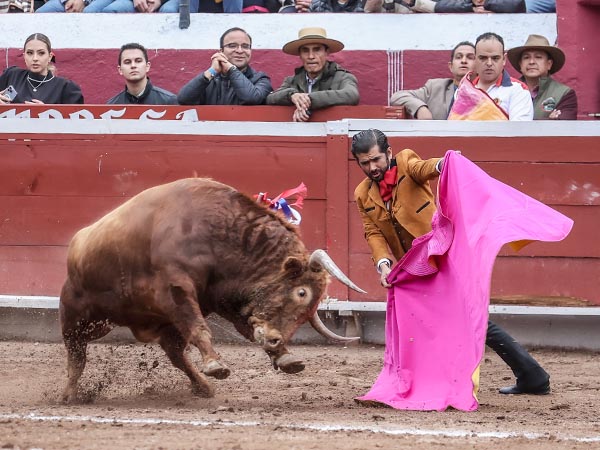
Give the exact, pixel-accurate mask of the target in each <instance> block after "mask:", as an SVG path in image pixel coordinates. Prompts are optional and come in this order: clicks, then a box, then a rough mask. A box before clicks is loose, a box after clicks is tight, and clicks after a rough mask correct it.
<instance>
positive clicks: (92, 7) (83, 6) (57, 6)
mask: <svg viewBox="0 0 600 450" xmlns="http://www.w3.org/2000/svg"><path fill="white" fill-rule="evenodd" d="M112 1H113V0H48V1H47V2H46V3H44V4H43V5H42V6H40V7H39V8H38V9H36V10H35V12H36V13H54V12H67V13H80V12H85V13H99V12H103V10H104V8H106V7H107V6H108V5H110V4H111V2H112ZM128 1H129V2H130V3H131V1H130V0H128Z"/></svg>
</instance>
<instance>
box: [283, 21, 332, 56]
mask: <svg viewBox="0 0 600 450" xmlns="http://www.w3.org/2000/svg"><path fill="white" fill-rule="evenodd" d="M308 44H323V45H324V46H326V47H327V48H328V49H329V53H335V52H339V51H340V50H341V49H343V48H344V44H342V43H341V42H340V41H336V40H335V39H329V38H328V37H327V31H325V28H320V27H307V28H302V29H301V30H300V31H298V39H296V40H294V41H290V42H288V43H287V44H285V45H284V46H283V49H282V50H283V52H284V53H287V54H288V55H299V54H300V47H302V46H303V45H308Z"/></svg>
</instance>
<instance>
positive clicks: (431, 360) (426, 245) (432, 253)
mask: <svg viewBox="0 0 600 450" xmlns="http://www.w3.org/2000/svg"><path fill="white" fill-rule="evenodd" d="M437 201H438V212H437V213H436V214H435V215H434V218H433V220H432V231H431V232H429V233H428V234H426V235H424V236H422V237H420V238H418V239H415V241H414V242H413V246H412V248H411V249H410V250H409V251H408V252H407V253H406V255H404V258H402V260H400V262H399V263H398V264H397V265H396V266H395V267H394V270H393V271H392V273H391V274H390V276H389V277H388V280H389V282H390V283H391V284H392V287H391V288H390V289H389V291H388V302H387V316H386V330H385V338H386V348H385V356H384V365H383V369H382V370H381V373H380V374H379V377H378V378H377V380H376V381H375V384H374V385H373V387H372V388H371V390H370V391H369V392H368V393H367V394H366V395H364V396H362V397H359V398H358V400H370V401H375V402H380V403H384V404H386V405H389V406H392V407H394V408H397V409H412V410H440V411H441V410H444V409H446V408H447V407H449V406H451V407H454V408H456V409H460V410H464V411H472V410H475V409H477V406H478V403H477V398H476V396H475V395H476V392H477V388H478V382H479V371H478V368H479V363H480V361H481V358H482V355H483V351H484V347H485V337H486V331H487V319H488V303H489V295H490V280H491V274H492V268H493V265H494V260H495V258H496V255H497V254H498V252H499V251H500V248H501V247H502V246H503V245H504V244H506V243H509V242H510V243H512V244H511V245H512V246H513V248H515V249H516V250H518V249H520V248H521V247H523V246H524V245H526V244H527V243H529V242H531V241H533V240H540V241H560V240H562V239H564V238H565V237H566V236H567V235H568V234H569V232H570V230H571V227H572V226H573V221H572V220H571V219H569V218H568V217H566V216H564V215H562V214H560V213H559V212H557V211H555V210H553V209H551V208H550V207H548V206H546V205H544V204H542V203H540V202H538V201H537V200H534V199H532V198H531V197H528V196H527V195H525V194H522V193H521V192H519V191H517V190H515V189H513V188H511V187H510V186H507V185H505V184H503V183H501V182H499V181H498V180H495V179H493V178H491V177H490V176H489V175H487V174H486V173H485V172H484V171H483V170H481V169H479V168H478V167H477V166H476V165H475V164H473V163H472V162H470V161H469V160H468V159H466V158H464V157H463V156H461V155H460V154H459V153H457V152H454V151H448V152H447V153H446V156H445V159H444V168H443V170H442V174H441V175H440V181H439V184H438V200H437ZM525 276H526V275H525Z"/></svg>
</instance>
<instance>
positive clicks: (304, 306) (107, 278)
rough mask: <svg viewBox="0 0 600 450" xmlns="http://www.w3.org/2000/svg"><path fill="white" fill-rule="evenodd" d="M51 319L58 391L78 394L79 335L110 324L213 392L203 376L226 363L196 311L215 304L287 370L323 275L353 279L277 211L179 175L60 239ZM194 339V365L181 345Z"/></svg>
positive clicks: (82, 350) (294, 368)
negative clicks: (62, 248)
mask: <svg viewBox="0 0 600 450" xmlns="http://www.w3.org/2000/svg"><path fill="white" fill-rule="evenodd" d="M67 269H68V275H67V280H66V282H65V284H64V286H63V289H62V292H61V295H60V320H61V326H62V334H63V338H64V341H65V345H66V348H67V354H68V383H67V387H66V389H65V392H64V400H65V401H67V402H71V401H74V400H76V398H77V384H78V380H79V378H80V376H81V374H82V372H83V369H84V367H85V363H86V348H87V343H88V342H89V341H92V340H94V339H98V338H100V337H102V336H104V335H106V334H107V333H108V332H109V331H110V330H111V329H112V328H114V327H115V326H126V327H129V328H130V329H131V331H132V333H133V335H134V336H135V337H136V338H137V339H138V340H140V341H142V342H150V341H158V342H159V344H160V346H161V347H162V348H163V350H164V351H165V353H166V354H167V356H168V357H169V359H170V360H171V362H172V363H173V365H174V366H175V367H177V368H179V369H181V370H182V371H184V372H185V373H186V375H187V376H188V377H189V378H190V380H191V382H192V390H193V392H194V393H195V394H197V395H201V396H206V397H209V396H212V395H214V388H213V386H212V385H211V383H210V382H209V381H208V379H207V378H206V376H212V377H215V378H219V379H221V378H226V377H227V376H228V375H229V373H230V371H229V369H228V368H227V366H226V365H225V364H224V363H223V362H221V361H220V357H219V355H218V354H217V353H216V352H215V350H214V349H213V347H212V336H211V332H210V329H209V327H208V325H207V323H206V320H205V317H206V316H208V315H209V314H211V313H216V314H218V315H220V316H222V317H224V318H225V319H227V320H229V321H230V322H232V324H233V325H234V326H235V328H236V329H237V330H238V331H239V332H240V333H241V334H242V335H243V336H244V337H246V338H247V339H250V340H252V341H257V342H258V343H259V344H261V345H262V347H263V349H264V350H265V351H266V352H267V354H269V356H270V357H271V360H272V363H273V365H274V367H275V368H280V369H281V370H282V371H284V372H288V373H295V372H299V371H301V370H303V369H304V365H303V364H302V362H301V361H300V360H298V359H296V358H294V357H293V356H292V355H291V354H289V353H288V350H287V349H286V343H287V342H288V341H289V339H290V338H291V337H292V335H293V334H294V332H295V331H296V330H297V329H298V327H299V326H300V325H301V324H303V323H304V322H306V321H309V322H310V323H311V324H312V325H313V327H315V329H317V331H319V332H320V333H321V334H324V335H326V336H327V337H329V338H332V339H337V340H342V341H343V340H352V339H351V338H342V337H340V336H337V335H335V334H333V333H332V332H330V331H329V330H327V329H326V328H325V327H324V325H323V323H322V322H321V321H320V320H319V319H318V315H317V307H318V304H319V301H320V299H321V298H322V296H323V295H324V293H325V290H326V286H327V282H328V279H329V277H328V274H327V272H331V273H332V274H333V275H334V276H335V277H336V278H338V279H340V280H341V281H342V282H344V283H345V284H347V285H348V286H350V287H352V288H353V289H356V290H359V291H360V289H359V288H357V287H356V286H355V285H354V284H353V283H352V282H351V281H350V280H349V279H348V278H347V277H345V275H344V274H343V273H341V272H340V271H339V269H338V268H337V267H336V266H335V264H333V261H331V259H330V258H329V257H328V256H327V254H326V253H325V252H323V251H322V250H317V251H315V252H314V253H313V254H312V255H311V254H309V253H308V252H307V250H306V248H305V247H304V244H303V243H302V241H301V240H300V238H299V236H298V234H297V232H296V230H295V229H294V227H293V226H291V225H289V224H288V223H287V222H286V221H285V220H284V219H283V218H282V217H280V216H279V215H277V214H275V213H273V212H271V211H270V210H268V209H267V208H265V207H264V206H262V205H259V204H257V203H256V202H254V201H253V200H251V199H250V198H248V197H246V196H245V195H243V194H241V193H239V192H237V191H235V190H234V189H233V188H231V187H229V186H226V185H224V184H221V183H217V182H215V181H212V180H207V179H185V180H179V181H176V182H173V183H169V184H165V185H162V186H158V187H155V188H151V189H148V190H146V191H144V192H142V193H140V194H139V195H137V196H135V197H133V198H132V199H131V200H129V201H127V202H126V203H124V204H123V205H121V206H120V207H118V208H117V209H115V210H114V211H112V212H111V213H109V214H107V215H106V216H104V217H103V218H102V219H100V220H99V221H98V222H96V223H95V224H93V225H91V226H89V227H87V228H84V229H82V230H81V231H79V232H78V233H77V234H76V235H75V236H74V238H73V240H72V241H71V244H70V246H69V253H68V261H67ZM189 344H193V345H194V346H196V347H197V348H198V349H199V350H200V352H201V354H202V358H203V370H202V372H200V371H199V370H198V369H197V368H196V367H195V366H194V365H193V364H192V363H191V362H190V361H189V359H188V357H187V356H186V353H185V349H186V347H187V346H188V345H189Z"/></svg>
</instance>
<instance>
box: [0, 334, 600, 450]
mask: <svg viewBox="0 0 600 450" xmlns="http://www.w3.org/2000/svg"><path fill="white" fill-rule="evenodd" d="M218 350H219V351H220V353H221V354H222V356H223V358H224V360H225V361H226V363H227V364H228V365H229V367H230V368H231V369H232V375H231V376H230V377H229V378H228V379H226V380H221V381H219V380H215V385H216V386H217V395H216V397H215V398H212V399H201V398H195V397H193V396H191V395H190V390H189V384H188V380H187V378H186V377H185V376H184V375H183V374H182V373H181V372H179V371H178V370H176V369H174V368H173V367H172V366H171V365H170V363H169V362H168V361H167V358H166V356H165V355H164V354H163V353H162V351H161V349H160V348H159V347H158V346H154V345H141V344H140V345H137V344H121V345H115V344H93V345H91V346H90V348H89V352H88V354H89V359H88V366H87V368H86V371H85V372H84V375H83V378H82V391H83V394H84V397H85V403H82V404H78V405H74V406H64V405H62V404H60V403H59V396H60V393H61V391H62V388H63V385H64V383H65V379H66V369H65V367H66V362H65V351H64V349H63V346H62V345H61V344H42V343H39V344H38V343H22V342H0V448H1V449H103V450H105V449H231V450H246V449H247V450H259V449H260V450H271V449H277V450H279V449H316V450H332V449H337V448H340V449H341V448H343V449H345V450H352V449H417V450H425V449H437V448H442V447H443V448H450V449H491V450H494V449H500V448H502V449H517V448H518V449H519V450H529V449H590V448H600V413H599V411H600V359H599V357H600V355H598V354H594V353H581V352H567V351H558V352H557V351H547V350H540V351H535V352H533V354H534V356H535V357H536V358H538V359H539V360H540V361H541V362H542V364H543V365H544V367H545V368H546V369H547V370H548V371H549V372H550V373H551V376H552V388H553V392H552V394H551V395H547V396H503V395H500V394H498V393H497V388H499V387H501V386H504V385H507V384H511V383H512V381H513V380H512V376H511V375H512V374H511V373H510V371H509V369H508V368H507V367H506V366H505V365H504V363H503V362H502V361H501V360H500V359H499V358H498V357H497V356H496V355H495V354H493V353H489V352H488V353H486V356H485V361H484V363H483V367H482V375H481V382H482V390H481V392H480V408H479V410H478V411H476V412H470V413H467V412H461V411H456V410H448V411H444V412H416V411H396V410H393V409H389V408H369V407H364V406H360V405H357V404H356V403H355V402H354V400H353V398H354V397H355V396H358V395H361V394H363V393H365V392H366V391H367V390H368V389H369V387H370V386H371V383H372V382H373V381H374V379H375V378H376V376H377V374H378V373H379V369H380V367H381V359H382V356H383V347H373V346H365V345H363V346H352V347H339V346H293V347H292V350H293V352H294V353H295V354H297V355H300V356H301V357H303V358H304V360H305V362H306V366H307V367H306V370H305V371H304V372H301V373H299V374H295V375H288V374H284V373H281V372H276V371H274V370H273V369H272V368H271V367H270V364H269V361H268V358H267V356H266V355H265V354H264V353H263V352H262V350H261V349H259V348H258V347H256V346H254V345H252V344H247V345H218ZM192 357H193V358H194V360H195V361H199V354H198V352H197V351H195V350H194V351H193V352H192Z"/></svg>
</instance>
